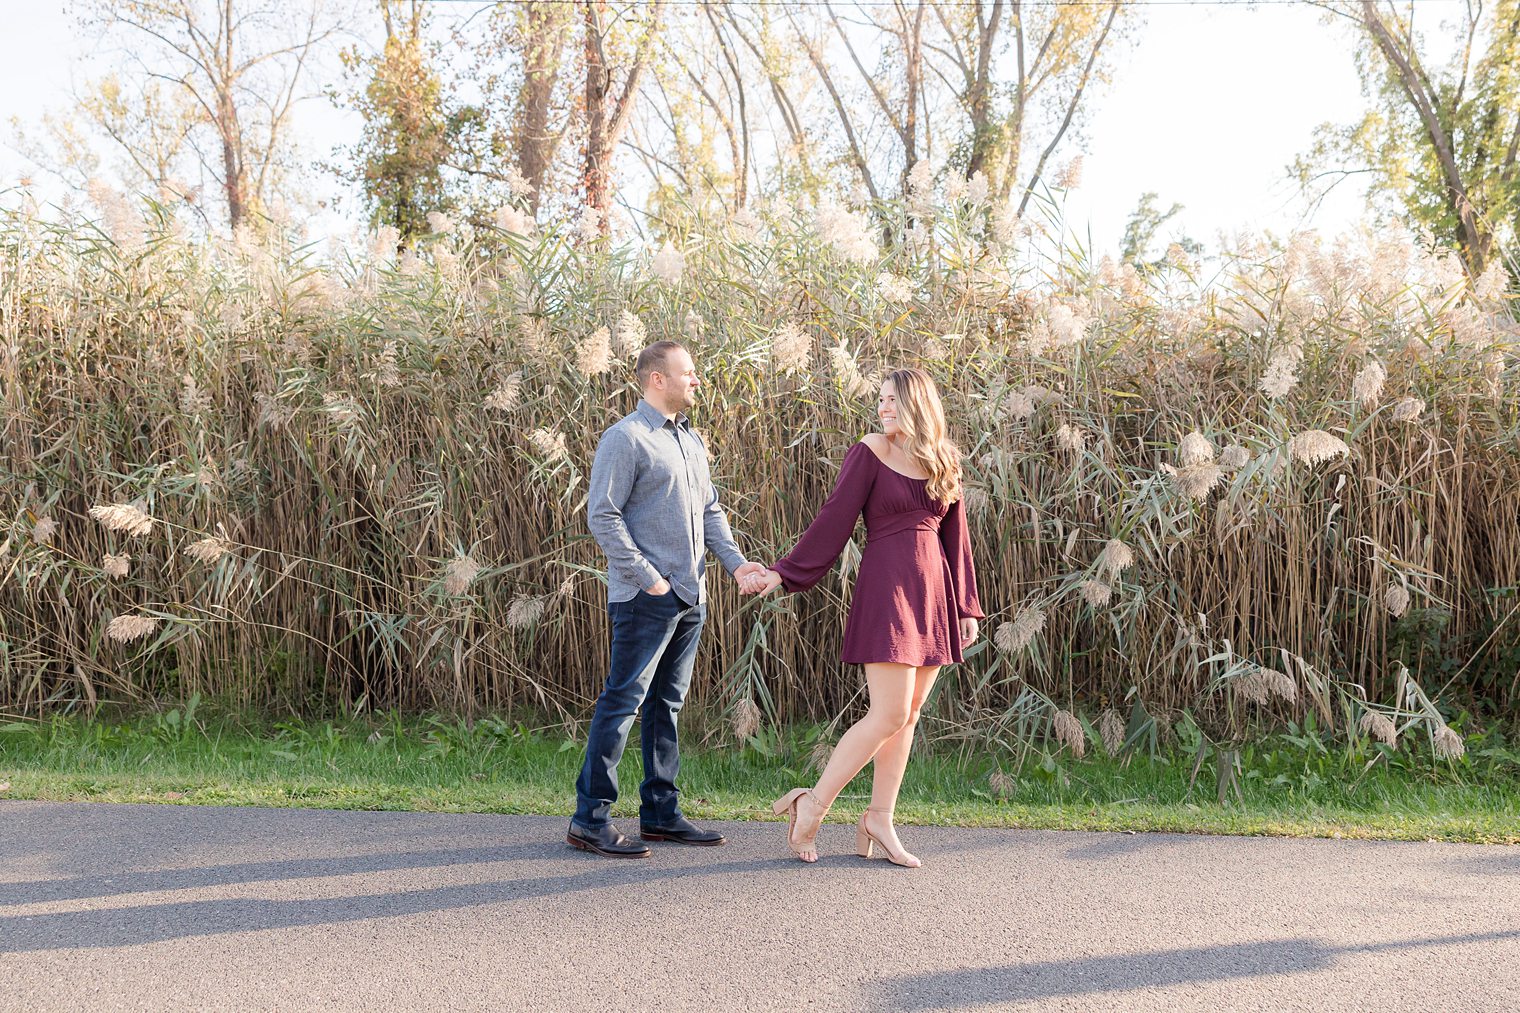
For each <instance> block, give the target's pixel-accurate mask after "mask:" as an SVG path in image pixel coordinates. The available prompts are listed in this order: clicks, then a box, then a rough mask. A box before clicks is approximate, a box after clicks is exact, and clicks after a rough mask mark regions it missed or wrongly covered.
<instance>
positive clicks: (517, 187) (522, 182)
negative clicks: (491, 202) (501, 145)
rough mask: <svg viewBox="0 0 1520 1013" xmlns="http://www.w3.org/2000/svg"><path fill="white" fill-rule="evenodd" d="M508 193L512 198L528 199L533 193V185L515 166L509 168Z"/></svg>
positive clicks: (507, 172)
mask: <svg viewBox="0 0 1520 1013" xmlns="http://www.w3.org/2000/svg"><path fill="white" fill-rule="evenodd" d="M506 177H507V193H508V194H509V195H510V196H512V197H527V196H529V195H531V194H532V193H533V184H532V183H530V182H529V181H528V177H527V176H524V175H523V174H522V171H521V170H520V169H518V167H517V166H515V165H509V166H507V171H506Z"/></svg>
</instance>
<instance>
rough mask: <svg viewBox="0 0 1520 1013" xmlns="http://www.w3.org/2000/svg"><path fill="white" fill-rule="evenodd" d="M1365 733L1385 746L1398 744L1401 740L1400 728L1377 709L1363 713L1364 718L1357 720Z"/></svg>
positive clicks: (1358, 725)
mask: <svg viewBox="0 0 1520 1013" xmlns="http://www.w3.org/2000/svg"><path fill="white" fill-rule="evenodd" d="M1357 727H1358V728H1359V729H1361V732H1362V734H1363V735H1365V736H1367V737H1368V738H1373V739H1376V740H1377V741H1379V742H1381V743H1383V745H1385V746H1396V745H1398V742H1399V733H1398V729H1396V728H1395V727H1394V726H1393V722H1392V721H1390V720H1388V718H1387V716H1386V715H1384V714H1380V713H1378V712H1377V711H1372V710H1370V711H1367V712H1365V713H1364V714H1363V715H1362V720H1361V721H1359V722H1357Z"/></svg>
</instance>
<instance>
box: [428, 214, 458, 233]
mask: <svg viewBox="0 0 1520 1013" xmlns="http://www.w3.org/2000/svg"><path fill="white" fill-rule="evenodd" d="M427 223H428V229H429V230H430V231H431V232H432V233H433V234H434V235H438V236H446V235H448V234H449V233H450V232H453V231H454V219H452V218H450V217H449V216H448V215H446V214H444V213H443V212H442V211H429V212H428V213H427Z"/></svg>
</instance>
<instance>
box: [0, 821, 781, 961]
mask: <svg viewBox="0 0 1520 1013" xmlns="http://www.w3.org/2000/svg"><path fill="white" fill-rule="evenodd" d="M538 851H539V852H540V857H552V858H559V857H563V853H562V852H558V851H554V852H552V853H551V849H550V847H548V846H539V847H538ZM572 857H573V856H572ZM786 863H787V860H786V859H780V858H778V859H768V860H763V861H740V862H714V863H712V864H711V865H704V866H700V867H690V868H661V867H655V868H651V867H650V866H649V863H647V862H618V863H616V864H608V863H607V862H606V861H605V860H587V861H586V862H585V864H586V865H587V866H588V868H586V869H584V870H582V871H577V872H575V873H572V874H570V875H564V876H547V877H531V876H530V877H525V878H522V879H509V880H499V881H496V882H485V883H478V882H477V883H460V884H456V885H450V886H442V887H431V888H428V889H423V890H403V891H398V892H393V893H381V894H371V895H365V896H358V897H321V898H307V899H301V900H264V899H259V898H243V897H239V898H224V899H218V900H190V901H176V902H172V903H168V904H151V905H142V906H136V907H121V908H111V909H109V910H103V911H69V912H63V913H55V914H38V915H11V916H8V917H0V953H25V952H29V951H33V950H52V949H98V948H102V947H110V946H131V945H138V944H142V943H155V942H162V941H164V940H168V939H183V938H189V937H195V936H207V935H217V934H220V933H224V932H255V931H261V930H267V929H281V928H295V927H300V926H306V925H333V924H340V923H343V922H353V921H362V920H364V919H368V918H395V917H399V916H403V915H415V914H425V913H428V912H433V911H448V910H457V909H459V908H469V907H479V906H482V905H486V904H501V903H511V902H516V901H524V900H533V899H536V898H539V897H562V896H565V895H567V894H574V893H580V892H583V891H589V890H606V889H611V888H616V887H618V886H625V885H639V886H643V885H647V884H649V883H654V882H659V881H661V880H669V879H687V878H696V877H703V876H732V875H735V874H742V873H747V872H761V871H766V870H771V871H774V870H775V869H776V868H777V867H778V866H780V865H785V864H786Z"/></svg>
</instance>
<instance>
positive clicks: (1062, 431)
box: [1056, 422, 1087, 454]
mask: <svg viewBox="0 0 1520 1013" xmlns="http://www.w3.org/2000/svg"><path fill="white" fill-rule="evenodd" d="M1056 446H1057V447H1060V448H1061V449H1062V450H1063V451H1065V452H1066V453H1068V454H1080V453H1081V452H1082V451H1083V450H1084V449H1085V448H1086V447H1087V434H1086V433H1085V432H1083V431H1082V429H1081V427H1080V426H1074V425H1072V424H1071V423H1070V422H1063V423H1061V427H1060V428H1059V429H1057V430H1056Z"/></svg>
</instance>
